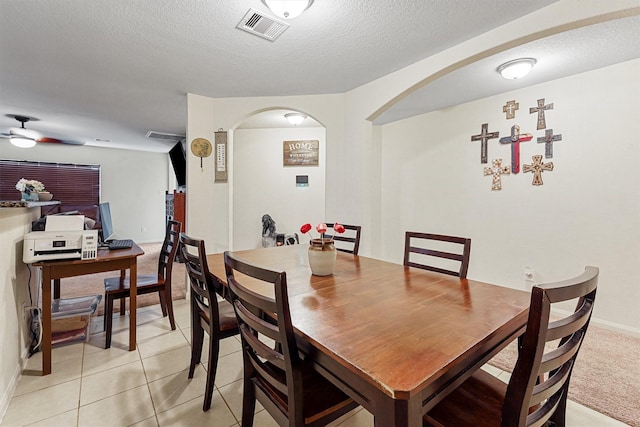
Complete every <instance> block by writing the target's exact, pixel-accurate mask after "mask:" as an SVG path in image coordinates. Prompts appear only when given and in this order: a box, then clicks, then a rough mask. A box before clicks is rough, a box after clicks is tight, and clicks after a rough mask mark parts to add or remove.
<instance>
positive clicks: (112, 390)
mask: <svg viewBox="0 0 640 427" xmlns="http://www.w3.org/2000/svg"><path fill="white" fill-rule="evenodd" d="M174 308H175V313H176V323H177V326H178V327H177V329H176V330H175V331H171V329H170V327H169V322H168V320H166V319H163V318H162V315H161V313H160V309H159V307H158V306H152V307H145V308H142V309H139V310H138V330H137V333H138V348H137V350H136V351H131V352H130V351H127V348H128V318H127V317H126V316H125V317H124V318H120V317H119V316H117V315H116V316H115V317H114V334H113V341H112V346H111V348H110V349H108V350H105V349H104V348H103V346H104V334H103V333H102V332H96V333H94V334H93V335H92V336H91V339H90V341H89V342H87V343H79V344H72V345H67V346H63V347H58V348H55V349H54V350H53V373H52V374H51V375H48V376H45V377H42V376H40V372H39V370H40V369H41V358H40V357H41V353H37V354H35V355H34V356H33V357H31V358H30V359H29V361H28V364H27V367H26V369H25V371H24V372H23V375H22V377H21V379H20V381H19V383H18V386H17V389H16V391H15V393H14V395H13V397H12V399H11V402H10V404H9V407H8V409H7V412H6V414H5V415H4V418H3V419H2V422H1V423H0V426H55V427H58V426H65V427H67V426H101V427H102V426H136V427H147V426H199V425H206V424H215V425H216V426H239V421H240V415H241V408H242V381H241V378H242V354H241V352H240V341H239V340H238V339H237V337H231V338H227V339H225V340H223V342H222V344H221V347H222V348H221V353H220V360H219V363H218V373H217V378H216V389H215V391H214V395H213V404H212V406H211V409H210V410H209V411H208V412H202V401H203V394H204V386H205V377H206V371H205V368H206V366H199V367H198V368H197V369H196V374H195V375H194V378H193V379H192V380H188V379H187V370H188V367H189V358H190V348H189V340H190V324H189V305H188V303H187V302H186V301H184V300H181V301H176V302H175V305H174ZM93 329H94V330H101V329H102V319H101V318H94V320H93ZM206 346H207V344H206V343H205V348H206ZM203 360H206V357H203ZM487 369H488V370H489V371H490V372H491V373H493V374H494V375H497V376H498V377H505V378H507V376H508V374H507V373H505V372H502V371H500V370H498V369H496V368H493V367H491V366H488V367H487ZM254 425H255V426H261V427H262V426H276V423H275V422H274V421H273V420H272V419H271V417H270V416H269V414H268V413H267V412H266V411H264V410H263V409H262V408H261V407H260V406H259V405H257V407H256V416H255V422H254ZM333 425H334V426H340V427H360V426H372V425H373V417H372V416H371V415H370V414H369V413H368V412H367V411H366V410H363V409H361V408H359V409H356V410H354V411H353V412H351V413H349V414H347V415H345V416H344V417H343V418H342V419H340V420H338V421H337V422H335V423H334V424H333ZM567 425H568V426H580V427H584V426H599V427H600V426H624V425H625V424H623V423H620V422H618V421H616V420H613V419H611V418H608V417H606V416H604V415H602V414H599V413H597V412H594V411H592V410H590V409H588V408H585V407H583V406H581V405H578V404H575V403H573V402H570V404H569V405H568V409H567Z"/></svg>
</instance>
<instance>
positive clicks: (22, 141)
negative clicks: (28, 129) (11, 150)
mask: <svg viewBox="0 0 640 427" xmlns="http://www.w3.org/2000/svg"><path fill="white" fill-rule="evenodd" d="M9 141H11V143H12V144H13V145H15V146H16V147H20V148H31V147H34V146H35V145H36V140H35V139H31V138H25V137H24V136H13V135H11V136H10V137H9Z"/></svg>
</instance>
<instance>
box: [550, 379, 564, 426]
mask: <svg viewBox="0 0 640 427" xmlns="http://www.w3.org/2000/svg"><path fill="white" fill-rule="evenodd" d="M568 389H569V387H568V385H566V386H565V389H564V392H563V395H562V397H561V398H560V402H558V407H557V408H556V410H555V412H554V413H553V415H551V418H549V421H551V422H552V423H553V427H565V424H566V416H567V390H568Z"/></svg>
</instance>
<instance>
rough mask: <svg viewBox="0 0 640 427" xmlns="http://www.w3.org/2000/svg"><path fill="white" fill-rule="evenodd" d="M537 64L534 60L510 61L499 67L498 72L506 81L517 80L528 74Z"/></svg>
mask: <svg viewBox="0 0 640 427" xmlns="http://www.w3.org/2000/svg"><path fill="white" fill-rule="evenodd" d="M535 64H536V60H535V59H533V58H520V59H514V60H513V61H508V62H505V63H504V64H502V65H501V66H499V67H498V72H499V73H500V74H501V75H502V77H504V78H505V79H510V80H515V79H520V78H522V77H524V76H526V75H527V74H529V71H531V69H532V68H533V66H534V65H535Z"/></svg>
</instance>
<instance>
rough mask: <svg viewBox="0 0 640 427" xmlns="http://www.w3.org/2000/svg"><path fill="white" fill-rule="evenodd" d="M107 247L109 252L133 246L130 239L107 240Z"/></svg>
mask: <svg viewBox="0 0 640 427" xmlns="http://www.w3.org/2000/svg"><path fill="white" fill-rule="evenodd" d="M107 244H108V245H109V250H111V249H129V248H130V247H131V246H133V240H131V239H122V240H109V241H108V242H107Z"/></svg>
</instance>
